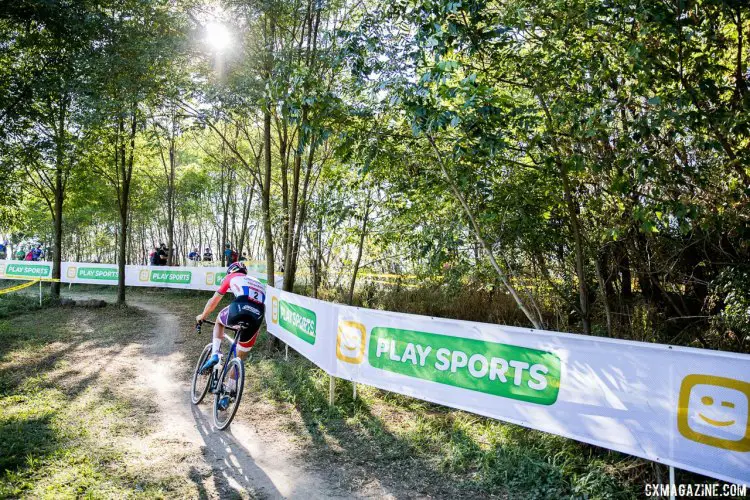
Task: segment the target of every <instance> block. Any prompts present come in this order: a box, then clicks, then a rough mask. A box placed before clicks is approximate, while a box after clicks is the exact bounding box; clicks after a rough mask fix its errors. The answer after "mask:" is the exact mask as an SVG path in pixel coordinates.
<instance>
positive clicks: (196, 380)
mask: <svg viewBox="0 0 750 500" xmlns="http://www.w3.org/2000/svg"><path fill="white" fill-rule="evenodd" d="M209 356H211V344H208V345H207V346H206V347H204V348H203V352H202V353H201V355H200V356H199V357H198V364H197V365H195V372H193V384H192V387H191V389H190V401H192V402H193V404H194V405H197V404H200V402H201V401H203V398H204V397H206V393H207V392H208V386H209V385H210V384H211V374H212V373H213V370H208V373H201V366H203V364H204V363H205V362H206V360H208V357H209Z"/></svg>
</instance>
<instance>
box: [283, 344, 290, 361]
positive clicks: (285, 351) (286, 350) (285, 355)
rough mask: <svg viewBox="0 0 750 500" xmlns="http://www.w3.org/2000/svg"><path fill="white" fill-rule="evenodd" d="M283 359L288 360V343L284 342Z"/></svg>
mask: <svg viewBox="0 0 750 500" xmlns="http://www.w3.org/2000/svg"><path fill="white" fill-rule="evenodd" d="M284 361H289V344H284Z"/></svg>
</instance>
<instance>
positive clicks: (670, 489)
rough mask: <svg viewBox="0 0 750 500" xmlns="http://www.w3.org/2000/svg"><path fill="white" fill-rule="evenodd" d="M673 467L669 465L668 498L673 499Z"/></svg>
mask: <svg viewBox="0 0 750 500" xmlns="http://www.w3.org/2000/svg"><path fill="white" fill-rule="evenodd" d="M674 490H675V485H674V467H672V466H671V465H670V466H669V500H674Z"/></svg>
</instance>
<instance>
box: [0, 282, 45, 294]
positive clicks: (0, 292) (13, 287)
mask: <svg viewBox="0 0 750 500" xmlns="http://www.w3.org/2000/svg"><path fill="white" fill-rule="evenodd" d="M37 283H39V280H34V281H29V282H27V283H24V284H23V285H17V286H12V287H10V288H3V289H2V290H0V295H3V294H5V293H10V292H17V291H18V290H23V289H24V288H27V287H30V286H31V285H36V284H37Z"/></svg>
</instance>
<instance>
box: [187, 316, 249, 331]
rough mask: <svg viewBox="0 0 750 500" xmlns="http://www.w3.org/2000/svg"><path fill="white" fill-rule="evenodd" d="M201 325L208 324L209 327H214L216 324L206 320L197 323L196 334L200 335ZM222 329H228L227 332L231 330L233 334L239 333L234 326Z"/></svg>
mask: <svg viewBox="0 0 750 500" xmlns="http://www.w3.org/2000/svg"><path fill="white" fill-rule="evenodd" d="M203 323H208V324H209V325H215V324H216V323H215V322H213V321H210V320H207V319H204V320H203V321H199V322H197V323H196V324H195V331H196V332H198V333H201V326H202V325H203ZM224 328H228V329H229V330H232V331H234V332H239V331H240V329H239V328H238V327H236V326H226V325H224Z"/></svg>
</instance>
